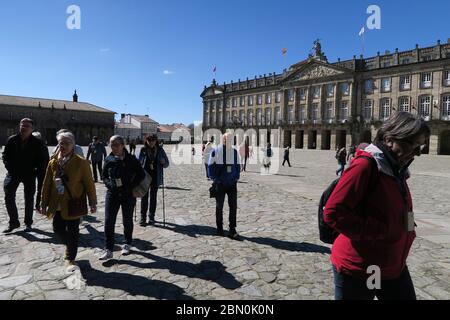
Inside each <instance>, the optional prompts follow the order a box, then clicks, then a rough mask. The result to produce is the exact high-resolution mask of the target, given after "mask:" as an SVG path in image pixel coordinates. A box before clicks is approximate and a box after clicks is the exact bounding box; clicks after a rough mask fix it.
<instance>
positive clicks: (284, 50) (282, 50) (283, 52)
mask: <svg viewBox="0 0 450 320" xmlns="http://www.w3.org/2000/svg"><path fill="white" fill-rule="evenodd" d="M281 53H282V54H283V56H284V55H285V54H286V53H287V49H286V48H283V49H281Z"/></svg>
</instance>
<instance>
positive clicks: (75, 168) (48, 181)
mask: <svg viewBox="0 0 450 320" xmlns="http://www.w3.org/2000/svg"><path fill="white" fill-rule="evenodd" d="M57 171H58V160H57V159H52V160H50V162H49V163H48V167H47V173H46V175H45V179H44V184H43V186H42V197H41V207H42V208H47V207H48V209H47V213H48V215H49V217H53V216H54V215H55V213H56V211H57V210H58V205H59V204H60V208H61V216H62V218H63V219H64V220H76V219H79V218H80V217H69V213H68V206H69V199H70V196H69V193H68V191H67V188H65V190H64V195H59V194H58V192H57V190H56V183H55V179H56V173H57ZM64 173H65V175H66V176H67V177H68V178H69V181H68V182H67V183H66V184H67V186H68V187H69V189H70V192H71V194H72V197H74V198H77V199H78V198H81V197H82V196H83V195H87V197H88V199H89V205H90V206H94V205H97V194H96V191H95V184H94V179H93V178H92V172H91V167H90V165H89V161H87V160H85V159H83V158H81V157H80V156H78V155H73V156H72V158H71V159H70V160H69V162H67V164H66V165H65V167H64Z"/></svg>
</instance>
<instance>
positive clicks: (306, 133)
mask: <svg viewBox="0 0 450 320" xmlns="http://www.w3.org/2000/svg"><path fill="white" fill-rule="evenodd" d="M308 137H309V131H308V130H307V129H305V130H304V131H303V149H304V150H308V149H309V148H308V146H309V143H308V142H309V141H308Z"/></svg>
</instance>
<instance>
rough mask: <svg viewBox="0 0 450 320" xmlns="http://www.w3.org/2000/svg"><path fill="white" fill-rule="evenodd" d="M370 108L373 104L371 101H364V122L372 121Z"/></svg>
mask: <svg viewBox="0 0 450 320" xmlns="http://www.w3.org/2000/svg"><path fill="white" fill-rule="evenodd" d="M372 107H373V102H372V100H366V101H364V107H363V118H364V119H365V120H370V119H372Z"/></svg>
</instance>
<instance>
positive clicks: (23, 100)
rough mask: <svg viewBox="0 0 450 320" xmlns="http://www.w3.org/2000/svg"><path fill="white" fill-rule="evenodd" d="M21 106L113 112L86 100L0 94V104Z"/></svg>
mask: <svg viewBox="0 0 450 320" xmlns="http://www.w3.org/2000/svg"><path fill="white" fill-rule="evenodd" d="M2 105H5V106H21V107H31V108H36V109H38V108H39V107H41V108H43V109H51V108H52V105H53V107H54V109H56V110H64V107H65V109H66V110H69V111H89V112H102V113H111V114H115V112H114V111H111V110H107V109H105V108H101V107H97V106H94V105H93V104H90V103H86V102H73V101H65V100H52V99H42V98H29V97H16V96H6V95H0V106H2Z"/></svg>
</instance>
